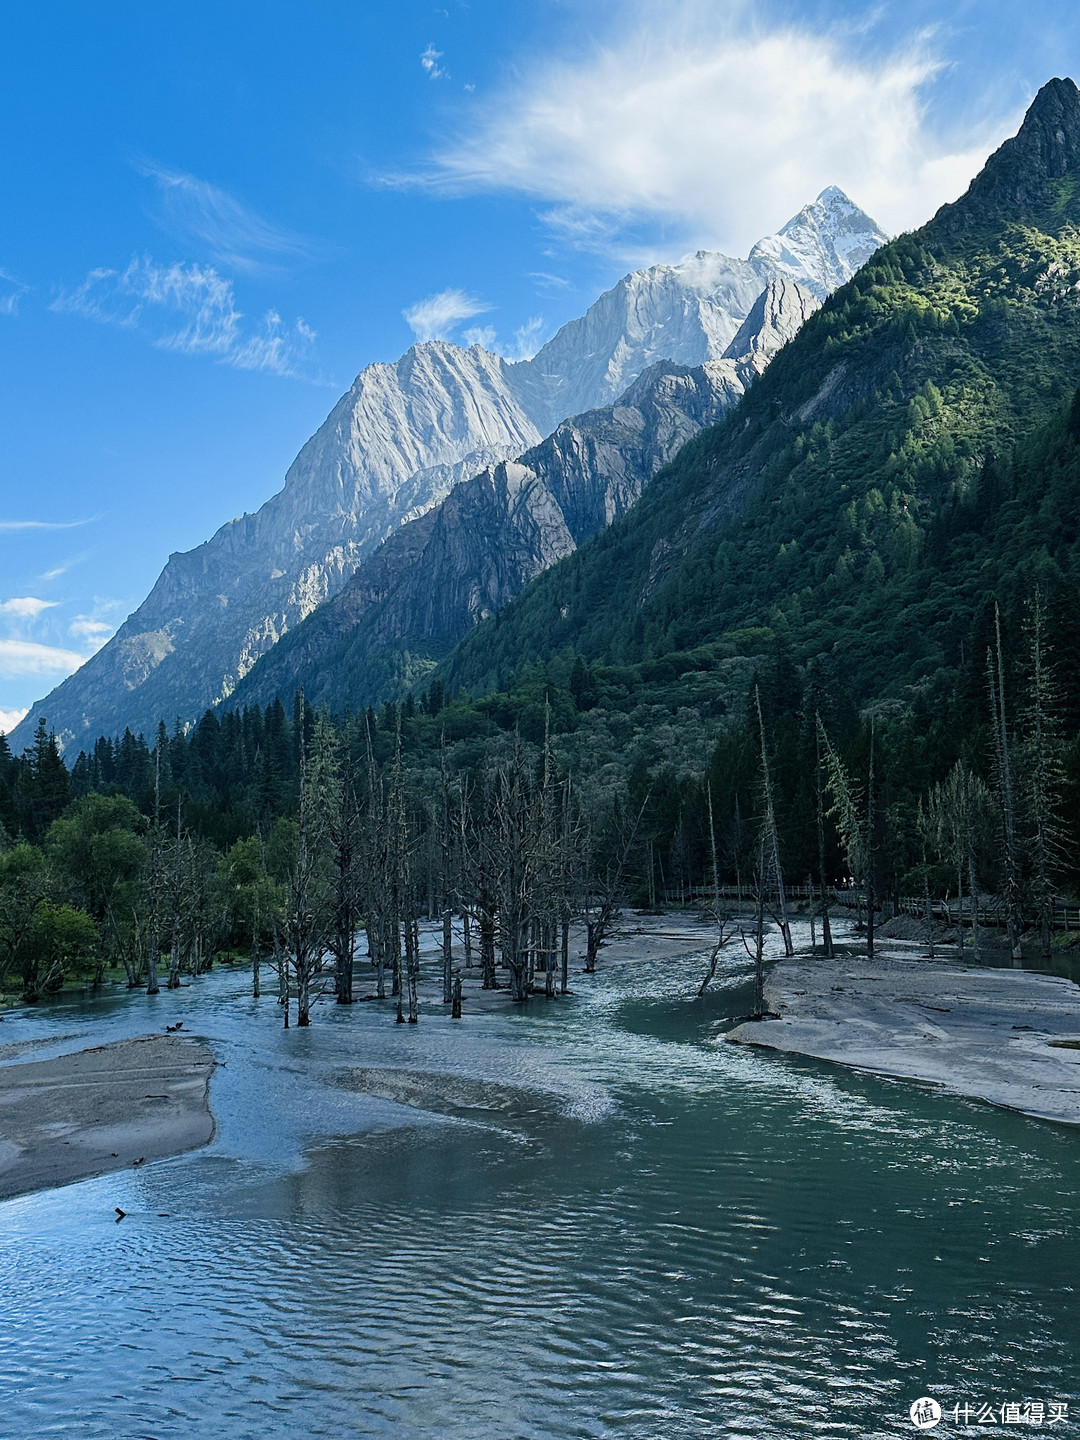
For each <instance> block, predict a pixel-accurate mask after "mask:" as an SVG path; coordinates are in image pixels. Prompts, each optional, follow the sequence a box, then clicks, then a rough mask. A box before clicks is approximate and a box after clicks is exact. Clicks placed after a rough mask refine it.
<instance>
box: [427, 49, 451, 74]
mask: <svg viewBox="0 0 1080 1440" xmlns="http://www.w3.org/2000/svg"><path fill="white" fill-rule="evenodd" d="M442 58H443V52H442V51H441V50H436V49H435V46H434V45H429V46H428V47H427V49H426V50H425V51H424V52H423V53H422V54H421V56H420V64H421V65H422V66H423V68H424V70H425V71H426V72H427V76H428V79H430V80H444V79H447V78H448V73H449V72H448V71H446V70H444V69H443V68H442V66H441V65H440V64H439V61H440V60H441V59H442Z"/></svg>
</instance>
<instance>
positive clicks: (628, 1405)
mask: <svg viewBox="0 0 1080 1440" xmlns="http://www.w3.org/2000/svg"><path fill="white" fill-rule="evenodd" d="M701 971H702V960H701V958H700V956H699V957H694V958H687V959H684V960H667V961H664V962H663V963H662V964H647V963H645V962H644V961H634V960H630V961H628V962H627V963H624V964H614V963H612V964H608V965H607V966H606V968H602V969H601V971H600V973H599V974H598V975H596V976H595V977H580V978H575V982H574V983H575V986H576V991H577V993H576V994H575V995H574V996H573V997H572V998H570V999H568V1000H564V1001H560V1002H555V1003H553V1004H548V1005H545V1002H543V1001H542V1000H536V1001H533V1002H530V1004H529V1005H528V1006H527V1007H524V1008H523V1009H522V1010H521V1011H520V1013H516V1014H513V1015H501V1014H495V1015H488V1016H477V1015H471V1016H470V1015H467V1016H466V1018H465V1020H463V1021H461V1022H460V1023H457V1024H455V1023H454V1022H452V1021H450V1020H449V1019H447V1018H444V1017H443V1016H442V1015H432V1014H425V1015H424V1016H423V1018H422V1021H421V1024H420V1025H419V1026H416V1027H413V1026H401V1027H398V1026H396V1025H395V1024H394V1023H393V1015H392V1013H391V1012H390V1011H389V1010H386V1011H381V1010H378V1009H377V1008H376V1007H375V1006H372V1005H356V1006H354V1007H352V1008H351V1009H350V1010H349V1011H344V1012H343V1011H339V1010H337V1009H335V1008H334V1007H333V1006H332V1005H326V1006H325V1007H322V1008H320V1009H319V1010H318V1012H317V1014H316V1017H315V1022H314V1024H313V1026H312V1027H311V1028H310V1029H308V1030H297V1029H295V1028H294V1029H293V1030H291V1031H289V1032H282V1030H281V1029H280V1028H279V1024H280V1011H279V1009H278V1007H277V1006H276V1005H275V1004H274V1003H273V1000H272V999H267V998H264V999H263V1000H262V1001H260V1002H257V1003H256V1002H255V1001H253V1000H252V999H251V998H250V996H249V991H248V977H247V975H246V974H244V973H243V972H239V971H229V972H217V973H215V974H213V975H211V976H208V977H204V978H203V979H201V980H200V981H198V982H197V983H196V984H193V985H192V986H190V987H189V988H185V989H183V990H181V991H179V992H172V993H163V994H162V995H160V996H158V997H156V999H153V1000H150V999H147V998H146V997H144V996H141V995H140V996H134V997H131V996H127V995H125V994H122V993H117V994H116V995H114V996H110V997H103V998H101V999H99V1000H96V1001H94V1002H92V1004H86V1003H84V1004H81V1005H73V1004H62V1005H55V1006H52V1007H49V1008H48V1009H47V1010H38V1011H34V1012H20V1013H18V1014H9V1015H8V1016H7V1017H6V1019H5V1020H4V1022H3V1024H2V1026H0V1041H3V1042H4V1043H7V1042H11V1041H18V1040H21V1039H25V1038H28V1037H32V1036H42V1035H48V1036H49V1037H50V1040H51V1041H52V1040H53V1037H55V1040H54V1043H50V1045H49V1047H48V1048H44V1049H41V1050H35V1051H34V1052H33V1057H32V1058H35V1059H36V1058H44V1057H45V1056H46V1055H49V1054H52V1053H59V1052H61V1051H64V1050H70V1049H75V1048H78V1045H79V1044H80V1043H96V1042H100V1041H103V1040H106V1039H109V1040H111V1039H116V1038H120V1037H121V1036H124V1035H136V1034H142V1033H146V1032H147V1031H148V1030H162V1029H164V1026H165V1025H166V1023H172V1022H174V1021H175V1020H177V1019H183V1021H184V1027H185V1029H186V1030H189V1031H191V1032H192V1033H195V1034H199V1035H203V1036H206V1037H207V1038H208V1039H209V1041H210V1043H211V1044H212V1046H213V1048H214V1050H215V1052H216V1053H217V1055H218V1057H219V1059H221V1060H222V1061H223V1062H224V1064H223V1066H222V1068H220V1069H219V1070H218V1071H217V1072H216V1073H215V1076H214V1079H213V1082H212V1085H211V1103H212V1106H213V1109H214V1113H215V1115H216V1118H217V1123H218V1133H217V1138H216V1140H215V1141H214V1143H213V1144H212V1145H211V1146H210V1147H208V1148H207V1149H205V1150H203V1151H200V1152H198V1153H196V1154H192V1155H188V1156H182V1157H178V1158H176V1159H173V1160H168V1161H162V1162H159V1163H156V1164H153V1165H147V1166H146V1167H145V1168H143V1169H141V1170H138V1171H130V1172H125V1173H123V1174H118V1175H112V1176H106V1177H104V1178H102V1179H99V1180H91V1181H85V1182H83V1183H81V1184H77V1185H73V1186H69V1187H67V1188H65V1189H62V1190H55V1191H50V1192H47V1193H44V1194H39V1195H33V1196H27V1197H24V1198H21V1199H17V1200H12V1201H7V1202H5V1203H3V1204H0V1247H2V1250H0V1254H2V1259H0V1355H2V1357H3V1371H2V1375H0V1435H2V1436H4V1437H18V1440H22V1437H29V1436H35V1437H39V1436H54V1435H63V1436H74V1437H78V1440H144V1437H154V1440H166V1437H183V1440H194V1437H199V1440H202V1437H214V1440H277V1437H290V1440H291V1437H307V1436H326V1437H334V1440H338V1437H360V1436H394V1437H401V1440H414V1437H416V1440H419V1437H425V1440H426V1437H431V1440H519V1437H520V1440H526V1437H528V1440H532V1437H537V1440H541V1437H544V1440H546V1437H560V1440H562V1437H600V1436H603V1437H626V1440H675V1437H699V1436H704V1437H709V1436H721V1435H722V1436H734V1437H738V1436H746V1437H758V1440H772V1437H777V1440H780V1437H793V1436H802V1435H815V1436H825V1437H832V1436H836V1437H841V1436H860V1437H863V1436H865V1437H879V1436H880V1437H894V1436H902V1435H914V1434H917V1433H918V1431H917V1430H916V1429H915V1428H914V1426H913V1425H912V1422H911V1420H910V1418H909V1414H908V1411H909V1406H910V1405H911V1403H912V1401H914V1400H915V1399H916V1398H917V1397H919V1396H922V1395H930V1396H935V1397H937V1399H938V1400H939V1401H940V1403H941V1405H942V1406H943V1407H944V1408H945V1410H946V1418H945V1419H944V1420H943V1421H942V1423H941V1424H940V1425H939V1426H938V1427H937V1428H936V1429H935V1430H934V1432H933V1433H934V1434H935V1435H943V1434H948V1435H953V1434H970V1435H975V1434H981V1435H987V1434H992V1433H996V1434H1015V1433H1017V1431H1018V1430H1019V1431H1020V1432H1021V1433H1025V1434H1032V1433H1033V1432H1034V1430H1035V1429H1036V1428H1042V1429H1044V1430H1051V1429H1052V1431H1053V1433H1056V1434H1059V1435H1067V1434H1075V1433H1076V1430H1077V1424H1076V1422H1077V1421H1078V1420H1080V1385H1078V1378H1080V1360H1078V1342H1080V1313H1078V1305H1077V1286H1078V1285H1080V1247H1078V1229H1080V1227H1078V1220H1080V1201H1078V1198H1077V1180H1078V1174H1080V1167H1078V1157H1080V1134H1077V1133H1076V1132H1074V1131H1072V1130H1068V1129H1064V1128H1055V1127H1053V1126H1051V1125H1048V1124H1043V1123H1040V1122H1037V1121H1033V1120H1027V1119H1025V1118H1023V1117H1021V1116H1018V1115H1013V1114H1009V1113H1006V1112H1002V1111H996V1110H993V1109H990V1108H988V1107H986V1106H983V1105H980V1104H977V1103H975V1102H967V1101H964V1100H961V1099H957V1098H952V1097H949V1096H944V1095H941V1094H938V1093H935V1092H932V1091H930V1090H928V1089H925V1088H923V1087H920V1086H918V1085H916V1084H913V1083H904V1082H896V1083H892V1082H888V1081H885V1080H880V1079H876V1078H873V1077H870V1076H861V1075H856V1074H853V1073H849V1072H845V1071H843V1070H838V1069H832V1068H830V1067H828V1066H825V1065H820V1064H817V1063H814V1062H809V1061H800V1060H796V1059H792V1058H788V1057H781V1056H778V1055H775V1054H771V1053H768V1052H758V1051H753V1050H746V1049H742V1048H739V1047H736V1046H732V1045H728V1044H727V1043H725V1042H724V1041H723V1040H722V1039H721V1038H720V1033H719V1026H720V1022H722V1021H723V1020H724V1018H725V1017H727V1016H730V1015H732V1014H737V1013H739V1012H740V1011H744V1010H745V1009H746V1006H747V1000H748V992H747V986H746V975H745V967H744V966H739V965H737V964H735V963H734V962H732V968H731V970H730V971H729V972H727V973H726V974H724V973H722V974H721V975H720V976H719V977H718V983H717V987H716V991H715V993H714V994H711V995H710V996H708V997H707V998H706V999H705V1000H703V1001H698V1000H695V999H693V998H692V997H693V995H694V991H695V989H696V985H697V982H698V980H699V979H700V975H701ZM87 1036H90V1037H92V1038H91V1039H90V1040H87V1039H86V1038H85V1037H87ZM28 1058H29V1057H28ZM348 1065H377V1066H384V1065H398V1066H403V1067H406V1068H409V1069H413V1070H433V1071H443V1072H447V1071H450V1072H457V1073H460V1074H462V1075H466V1076H472V1077H480V1078H484V1079H487V1080H490V1081H492V1082H495V1083H498V1084H501V1085H513V1086H516V1087H521V1088H522V1089H524V1090H527V1091H529V1092H531V1094H532V1095H534V1096H535V1105H534V1108H531V1109H530V1108H529V1107H528V1106H526V1107H524V1108H521V1107H519V1108H518V1110H516V1111H515V1112H514V1113H513V1115H512V1116H511V1117H509V1118H508V1117H506V1116H504V1115H502V1114H498V1113H489V1112H486V1111H478V1112H476V1113H475V1115H472V1116H466V1117H465V1118H449V1117H446V1116H442V1115H435V1114H431V1113H427V1112H418V1111H417V1110H414V1109H410V1108H408V1107H405V1106H403V1105H399V1104H396V1103H394V1102H391V1101H387V1100H376V1099H373V1098H370V1097H368V1096H364V1095H360V1094H355V1093H351V1092H349V1091H346V1090H344V1089H341V1088H340V1087H338V1086H336V1085H334V1084H332V1083H327V1078H326V1077H328V1076H330V1075H332V1074H334V1073H335V1072H339V1071H341V1070H342V1069H343V1068H344V1067H346V1066H348ZM115 1206H120V1207H121V1208H123V1209H124V1210H126V1211H127V1212H128V1214H127V1218H126V1219H124V1220H123V1222H122V1223H116V1221H115V1212H114V1207H115ZM1013 1401H1015V1402H1017V1403H1019V1404H1023V1402H1031V1401H1034V1402H1036V1403H1039V1402H1041V1403H1042V1404H1043V1405H1044V1406H1045V1407H1046V1410H1045V1412H1044V1413H1045V1414H1046V1415H1047V1416H1049V1414H1050V1413H1051V1412H1050V1406H1051V1404H1058V1405H1063V1404H1068V1405H1069V1407H1070V1415H1069V1419H1068V1421H1065V1422H1063V1423H1059V1424H1056V1425H1054V1426H1053V1427H1051V1426H1049V1425H1046V1424H1044V1425H1043V1426H1042V1427H1036V1426H1035V1425H1034V1423H1029V1424H1024V1423H1021V1424H1019V1425H1017V1424H1015V1423H1005V1424H1001V1423H1000V1407H1001V1405H1002V1404H1006V1403H1009V1402H1013ZM988 1404H993V1405H994V1406H995V1407H996V1408H997V1412H998V1419H999V1423H998V1424H996V1425H994V1426H991V1425H990V1424H988V1423H987V1418H988V1417H987V1416H986V1413H985V1412H983V1423H982V1424H981V1425H978V1424H976V1417H977V1414H978V1409H977V1407H979V1408H981V1407H982V1406H985V1405H988ZM954 1405H959V1406H960V1407H961V1409H960V1413H959V1419H958V1421H956V1420H954V1419H953V1415H952V1410H953V1406H954ZM965 1405H967V1406H969V1407H970V1414H969V1415H968V1421H969V1423H968V1424H967V1425H966V1426H965V1425H964V1423H963V1420H964V1413H965V1412H964V1409H963V1407H964V1406H965ZM1030 1413H1034V1414H1036V1415H1037V1414H1038V1412H1037V1411H1035V1412H1029V1414H1030Z"/></svg>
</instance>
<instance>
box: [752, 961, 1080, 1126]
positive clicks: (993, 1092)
mask: <svg viewBox="0 0 1080 1440" xmlns="http://www.w3.org/2000/svg"><path fill="white" fill-rule="evenodd" d="M765 1002H766V1007H767V1009H769V1010H771V1011H775V1012H776V1013H777V1016H778V1018H776V1019H767V1020H759V1021H750V1022H747V1023H745V1024H742V1025H739V1026H737V1027H736V1028H735V1029H734V1030H731V1031H729V1032H728V1034H727V1036H726V1038H727V1039H728V1040H729V1041H732V1042H733V1043H735V1044H740V1045H760V1046H764V1047H766V1048H769V1049H773V1050H785V1051H789V1052H790V1053H792V1054H796V1055H807V1056H811V1057H813V1058H815V1059H818V1060H831V1061H834V1062H836V1063H837V1064H840V1065H848V1066H851V1067H852V1068H853V1069H857V1070H870V1071H874V1072H875V1073H877V1074H881V1075H895V1076H900V1077H904V1078H907V1079H911V1080H923V1081H927V1082H929V1083H931V1084H934V1085H940V1086H942V1087H943V1088H944V1089H947V1090H950V1091H952V1092H954V1093H956V1094H959V1095H967V1096H970V1097H973V1098H976V1099H980V1100H986V1101H988V1102H989V1103H990V1104H992V1105H1002V1106H1005V1107H1007V1108H1008V1109H1010V1110H1020V1111H1022V1112H1023V1113H1024V1114H1025V1115H1032V1116H1035V1117H1037V1118H1039V1119H1042V1120H1056V1121H1059V1122H1062V1123H1065V1124H1070V1125H1078V1124H1080V989H1078V988H1077V986H1076V985H1074V984H1073V983H1072V981H1070V980H1064V979H1059V978H1057V977H1056V976H1050V975H1035V974H1031V973H1028V972H1024V971H1020V970H990V969H968V968H963V969H962V968H960V967H955V968H954V967H949V966H943V965H941V964H940V963H936V962H934V961H914V960H902V959H891V958H889V959H885V960H883V961H881V962H875V963H870V962H868V961H866V960H857V959H852V958H850V957H843V958H840V959H837V960H820V959H807V958H796V959H793V960H785V961H781V962H780V963H779V964H778V965H777V966H776V967H775V969H774V970H773V972H772V975H771V977H770V979H769V981H768V983H767V985H766V990H765Z"/></svg>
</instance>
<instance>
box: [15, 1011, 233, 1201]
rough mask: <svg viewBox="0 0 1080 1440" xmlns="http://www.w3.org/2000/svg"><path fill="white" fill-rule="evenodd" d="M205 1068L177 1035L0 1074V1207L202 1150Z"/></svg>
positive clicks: (197, 1052)
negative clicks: (13, 1199)
mask: <svg viewBox="0 0 1080 1440" xmlns="http://www.w3.org/2000/svg"><path fill="white" fill-rule="evenodd" d="M214 1065H215V1061H214V1057H213V1055H212V1053H211V1051H210V1049H209V1048H208V1047H207V1046H206V1045H204V1044H203V1043H202V1042H201V1041H198V1040H194V1039H188V1038H186V1037H182V1036H179V1035H148V1036H146V1037H144V1038H142V1039H138V1040H120V1041H117V1042H116V1043H115V1044H111V1045H98V1046H95V1047H94V1048H93V1049H90V1050H79V1051H77V1052H76V1053H74V1054H71V1055H60V1056H57V1057H56V1058H55V1059H52V1060H27V1061H22V1062H20V1063H17V1064H8V1065H0V1199H7V1198H9V1197H10V1196H12V1195H25V1194H27V1193H28V1192H30V1191H32V1190H46V1189H51V1188H52V1187H53V1186H56V1185H69V1184H71V1183H72V1181H75V1180H85V1179H87V1178H88V1177H90V1176H92V1175H105V1174H108V1173H109V1172H110V1171H113V1170H123V1169H126V1168H128V1167H130V1166H132V1165H141V1164H143V1163H144V1162H146V1161H149V1160H160V1159H162V1158H164V1157H165V1156H167V1155H179V1154H181V1153H182V1152H183V1151H185V1150H195V1149H197V1148H198V1147H199V1146H201V1145H205V1144H207V1142H208V1141H209V1140H211V1139H212V1137H213V1134H214V1118H213V1115H212V1114H211V1113H210V1105H209V1100H208V1090H209V1086H210V1075H211V1073H212V1071H213V1069H214Z"/></svg>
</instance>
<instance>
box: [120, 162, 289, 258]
mask: <svg viewBox="0 0 1080 1440" xmlns="http://www.w3.org/2000/svg"><path fill="white" fill-rule="evenodd" d="M135 168H136V170H138V171H139V173H140V174H141V175H145V176H146V177H147V178H148V179H150V180H153V181H154V183H155V184H156V185H157V189H158V197H159V200H160V207H161V208H160V214H159V216H158V219H159V220H160V222H161V224H162V225H163V227H164V228H165V229H166V230H167V231H168V232H169V234H171V235H174V236H178V237H181V238H183V239H185V240H195V241H197V242H198V243H199V244H200V245H204V246H205V247H206V249H207V251H208V252H209V254H210V256H211V257H212V258H213V259H214V260H216V261H217V262H218V263H219V264H221V265H224V266H225V267H226V268H227V269H229V270H239V271H247V272H259V271H264V270H265V269H266V268H267V265H268V261H269V262H270V265H271V268H273V263H274V262H280V261H282V260H286V259H289V258H293V259H300V258H309V257H310V256H311V255H313V254H314V253H315V249H316V247H315V245H314V244H313V242H312V241H310V240H308V239H306V238H305V237H304V236H302V235H297V234H294V233H293V232H292V231H290V230H286V229H284V228H282V227H281V226H278V225H275V224H273V223H272V222H271V221H269V220H266V219H264V218H263V216H261V215H258V214H256V212H255V211H254V210H251V209H249V208H248V206H246V205H244V204H242V203H241V202H240V201H239V200H236V199H235V198H234V197H233V196H232V195H230V194H229V193H228V191H226V190H223V189H221V188H220V186H217V185H212V184H210V182H209V181H208V180H200V179H199V178H198V176H196V175H188V174H186V173H185V172H184V171H182V170H173V169H170V168H169V167H168V166H165V165H159V164H157V162H156V161H153V160H148V159H146V158H140V159H138V160H136V161H135Z"/></svg>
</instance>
